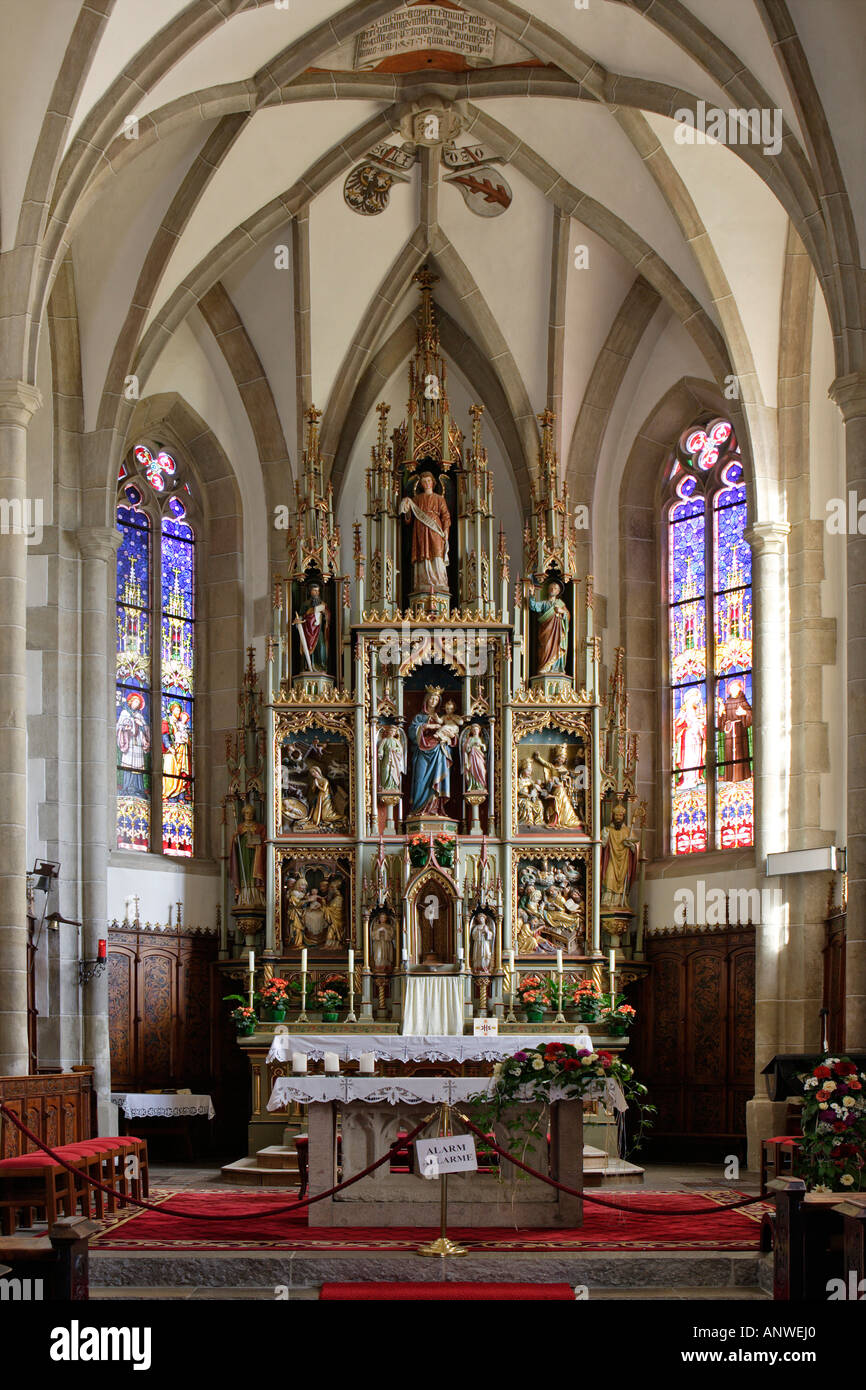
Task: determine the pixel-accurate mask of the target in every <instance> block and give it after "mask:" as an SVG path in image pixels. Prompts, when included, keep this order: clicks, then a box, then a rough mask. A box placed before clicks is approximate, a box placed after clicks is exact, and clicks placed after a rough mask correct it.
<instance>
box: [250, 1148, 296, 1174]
mask: <svg viewBox="0 0 866 1390" xmlns="http://www.w3.org/2000/svg"><path fill="white" fill-rule="evenodd" d="M256 1163H257V1164H258V1166H259V1167H260V1168H274V1169H281V1170H283V1171H289V1172H292V1173H297V1171H298V1155H297V1153H296V1151H295V1149H294V1148H289V1147H288V1145H286V1144H269V1145H268V1146H267V1148H266V1149H259V1151H258V1153H257V1154H256Z"/></svg>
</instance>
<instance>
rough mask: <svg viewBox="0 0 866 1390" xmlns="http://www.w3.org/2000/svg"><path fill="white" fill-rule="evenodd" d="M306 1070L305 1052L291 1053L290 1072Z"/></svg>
mask: <svg viewBox="0 0 866 1390" xmlns="http://www.w3.org/2000/svg"><path fill="white" fill-rule="evenodd" d="M306 1070H307V1054H306V1052H293V1053H292V1071H294V1072H304V1071H306Z"/></svg>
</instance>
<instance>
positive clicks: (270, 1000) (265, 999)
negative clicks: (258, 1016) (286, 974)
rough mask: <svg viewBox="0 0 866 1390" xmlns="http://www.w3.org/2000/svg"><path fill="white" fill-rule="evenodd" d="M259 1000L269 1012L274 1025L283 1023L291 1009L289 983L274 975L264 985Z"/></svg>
mask: <svg viewBox="0 0 866 1390" xmlns="http://www.w3.org/2000/svg"><path fill="white" fill-rule="evenodd" d="M259 998H260V1000H261V1002H262V1003H263V1004H264V1006H265V1008H266V1009H267V1010H268V1012H269V1016H270V1019H271V1022H272V1023H282V1022H283V1021H284V1020H285V1017H286V1013H287V1012H288V1008H289V983H288V980H284V979H282V978H281V977H280V976H279V975H274V976H273V978H272V979H270V980H268V981H267V982H266V983H265V984H263V985H262V988H261V991H260V993H259Z"/></svg>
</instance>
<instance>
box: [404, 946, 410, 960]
mask: <svg viewBox="0 0 866 1390" xmlns="http://www.w3.org/2000/svg"><path fill="white" fill-rule="evenodd" d="M403 959H404V961H406V960H408V959H409V952H408V951H407V949H406V947H405V946H404V947H403Z"/></svg>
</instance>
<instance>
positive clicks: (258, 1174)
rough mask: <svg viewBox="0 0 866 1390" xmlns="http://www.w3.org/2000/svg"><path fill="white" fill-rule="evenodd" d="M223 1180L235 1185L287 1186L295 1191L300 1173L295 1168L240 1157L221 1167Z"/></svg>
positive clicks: (256, 1158) (256, 1157)
mask: <svg viewBox="0 0 866 1390" xmlns="http://www.w3.org/2000/svg"><path fill="white" fill-rule="evenodd" d="M220 1177H221V1179H222V1181H223V1182H225V1183H231V1184H233V1186H235V1187H285V1188H288V1189H289V1190H290V1191H292V1192H294V1191H295V1190H296V1189H297V1187H298V1173H297V1170H296V1169H294V1168H268V1167H266V1166H265V1165H263V1164H261V1163H259V1162H258V1155H256V1156H255V1158H238V1159H236V1160H235V1162H234V1163H226V1164H224V1166H223V1167H222V1168H221V1169H220Z"/></svg>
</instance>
